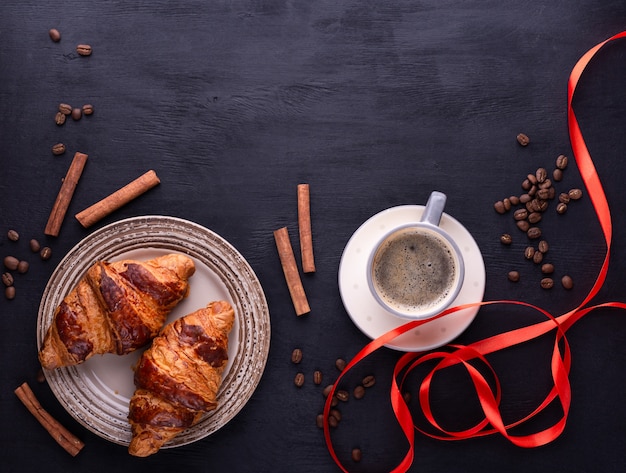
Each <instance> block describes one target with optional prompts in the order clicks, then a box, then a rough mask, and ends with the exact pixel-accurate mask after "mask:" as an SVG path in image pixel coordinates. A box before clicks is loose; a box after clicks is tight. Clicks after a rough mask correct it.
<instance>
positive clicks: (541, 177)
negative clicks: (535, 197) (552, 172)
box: [535, 168, 548, 183]
mask: <svg viewBox="0 0 626 473" xmlns="http://www.w3.org/2000/svg"><path fill="white" fill-rule="evenodd" d="M535 177H536V178H537V182H539V183H541V182H544V181H545V180H546V179H547V178H548V171H546V168H539V169H537V170H536V171H535Z"/></svg>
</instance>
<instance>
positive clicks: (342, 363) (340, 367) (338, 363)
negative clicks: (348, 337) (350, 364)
mask: <svg viewBox="0 0 626 473" xmlns="http://www.w3.org/2000/svg"><path fill="white" fill-rule="evenodd" d="M335 366H336V367H337V369H338V370H339V371H343V370H344V369H345V368H346V360H344V359H342V358H337V361H335Z"/></svg>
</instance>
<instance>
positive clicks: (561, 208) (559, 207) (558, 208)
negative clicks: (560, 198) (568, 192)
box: [556, 202, 567, 215]
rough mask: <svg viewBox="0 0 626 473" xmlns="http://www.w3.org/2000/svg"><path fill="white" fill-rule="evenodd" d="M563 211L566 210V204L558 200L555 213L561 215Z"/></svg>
mask: <svg viewBox="0 0 626 473" xmlns="http://www.w3.org/2000/svg"><path fill="white" fill-rule="evenodd" d="M565 212H567V204H564V203H563V202H559V203H558V204H557V206H556V213H558V214H561V215H563V214H564V213H565Z"/></svg>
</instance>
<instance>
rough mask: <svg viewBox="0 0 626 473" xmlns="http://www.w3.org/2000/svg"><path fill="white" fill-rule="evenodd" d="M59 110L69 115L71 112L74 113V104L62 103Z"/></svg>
mask: <svg viewBox="0 0 626 473" xmlns="http://www.w3.org/2000/svg"><path fill="white" fill-rule="evenodd" d="M59 112H61V113H62V114H63V115H69V114H70V113H72V106H71V105H69V104H66V103H60V104H59Z"/></svg>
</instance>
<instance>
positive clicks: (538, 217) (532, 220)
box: [528, 212, 541, 225]
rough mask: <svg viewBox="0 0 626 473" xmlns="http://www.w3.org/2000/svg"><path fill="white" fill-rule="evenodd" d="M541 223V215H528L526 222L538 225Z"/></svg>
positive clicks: (535, 213)
mask: <svg viewBox="0 0 626 473" xmlns="http://www.w3.org/2000/svg"><path fill="white" fill-rule="evenodd" d="M540 221H541V213H540V212H533V213H531V214H530V215H528V222H529V223H530V224H533V225H534V224H535V223H539V222H540Z"/></svg>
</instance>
